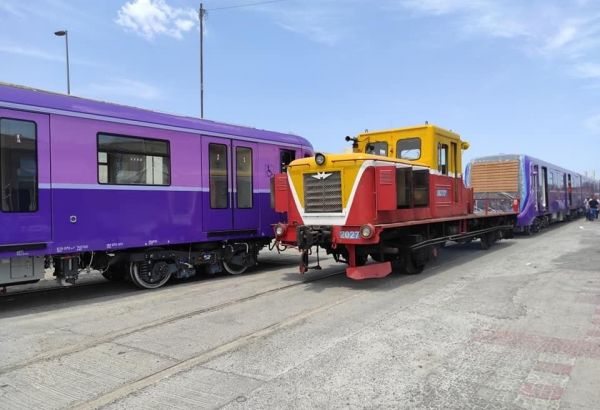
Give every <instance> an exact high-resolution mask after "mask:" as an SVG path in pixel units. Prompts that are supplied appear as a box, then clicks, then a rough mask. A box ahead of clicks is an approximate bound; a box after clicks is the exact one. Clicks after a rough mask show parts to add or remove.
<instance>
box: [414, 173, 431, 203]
mask: <svg viewBox="0 0 600 410" xmlns="http://www.w3.org/2000/svg"><path fill="white" fill-rule="evenodd" d="M413 187H414V189H413V192H414V195H413V197H414V205H415V206H427V205H429V170H426V169H424V170H418V171H414V172H413Z"/></svg>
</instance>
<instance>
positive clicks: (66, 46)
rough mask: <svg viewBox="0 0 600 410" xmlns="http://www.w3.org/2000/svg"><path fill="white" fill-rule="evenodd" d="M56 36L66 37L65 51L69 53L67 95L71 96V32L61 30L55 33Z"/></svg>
mask: <svg viewBox="0 0 600 410" xmlns="http://www.w3.org/2000/svg"><path fill="white" fill-rule="evenodd" d="M54 35H55V36H58V37H63V36H64V37H65V50H66V52H67V94H69V95H70V94H71V78H70V76H69V32H68V31H67V30H60V31H55V32H54Z"/></svg>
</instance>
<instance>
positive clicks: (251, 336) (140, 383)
mask: <svg viewBox="0 0 600 410" xmlns="http://www.w3.org/2000/svg"><path fill="white" fill-rule="evenodd" d="M341 273H342V272H338V273H334V274H330V275H327V276H324V277H322V278H319V279H317V280H323V279H326V278H329V277H331V276H337V275H339V274H341ZM311 282H312V281H311ZM303 283H306V282H303ZM294 286H296V285H290V286H287V287H286V288H290V287H294ZM360 296H362V295H361V294H359V293H354V294H351V295H350V296H347V297H344V298H341V299H337V300H335V301H334V302H332V303H328V304H326V305H322V306H319V307H317V308H314V309H311V310H308V311H305V312H302V313H299V314H297V315H293V316H290V317H287V318H285V319H284V320H281V321H278V322H276V323H273V324H271V325H269V326H266V327H264V328H262V329H259V330H257V331H254V332H250V333H248V334H245V335H243V336H240V337H238V338H235V339H233V340H231V341H230V342H227V343H225V344H222V345H220V346H217V347H215V348H213V349H210V350H207V351H205V352H202V353H200V354H197V355H194V356H192V357H190V358H188V359H185V360H180V361H178V362H177V363H175V364H174V365H171V366H169V367H167V368H164V369H162V370H159V371H157V372H154V373H152V374H149V375H147V376H145V377H142V378H140V379H138V380H135V381H132V382H130V383H126V384H124V385H122V386H120V387H118V388H116V389H113V390H111V391H109V392H106V393H103V394H101V395H99V396H97V397H95V398H92V399H90V400H86V401H84V402H79V403H75V404H74V406H72V407H71V408H72V409H76V410H83V409H98V408H101V407H104V406H106V405H109V404H111V403H114V402H116V401H118V400H120V399H123V398H125V397H127V396H129V395H130V394H133V393H135V392H138V391H140V390H142V389H145V388H147V387H150V386H152V385H154V384H156V383H158V382H160V381H161V380H164V379H166V378H168V377H171V376H174V375H176V374H178V373H181V372H184V371H186V370H191V369H192V368H194V367H196V366H198V365H201V364H203V363H206V362H208V361H210V360H212V359H214V358H216V357H218V356H220V355H223V354H225V353H228V352H230V351H234V350H237V349H239V348H241V347H244V346H245V345H248V344H250V343H252V342H253V341H255V340H257V339H261V338H264V337H267V336H269V335H271V334H273V333H275V332H277V331H279V330H281V329H284V328H286V327H289V326H293V325H294V324H296V323H299V322H301V321H304V320H306V319H308V318H310V317H312V316H314V315H316V314H318V313H321V312H324V311H327V310H329V309H331V308H333V307H335V306H338V305H341V304H343V303H345V302H347V301H349V300H351V299H355V298H357V297H360Z"/></svg>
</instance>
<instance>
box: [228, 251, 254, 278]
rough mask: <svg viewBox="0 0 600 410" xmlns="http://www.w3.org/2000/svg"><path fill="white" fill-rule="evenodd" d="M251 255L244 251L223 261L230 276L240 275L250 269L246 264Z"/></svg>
mask: <svg viewBox="0 0 600 410" xmlns="http://www.w3.org/2000/svg"><path fill="white" fill-rule="evenodd" d="M248 257H249V255H248V254H247V253H246V252H244V251H238V252H236V253H234V254H233V255H231V257H230V258H228V259H224V260H223V268H225V270H226V271H227V273H229V274H230V275H240V274H242V273H244V272H246V270H247V269H248V265H247V263H246V260H247V258H248Z"/></svg>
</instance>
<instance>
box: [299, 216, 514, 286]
mask: <svg viewBox="0 0 600 410" xmlns="http://www.w3.org/2000/svg"><path fill="white" fill-rule="evenodd" d="M514 222H515V214H502V215H495V216H485V217H468V218H464V219H463V218H461V219H459V218H449V219H446V220H437V221H422V223H420V224H402V223H400V224H383V225H375V226H373V227H372V229H373V231H372V233H371V235H373V236H377V238H378V240H377V241H376V243H364V242H368V239H369V238H363V239H366V241H363V240H362V239H356V240H348V239H340V232H352V231H354V230H356V231H357V232H359V235H360V236H364V235H362V231H361V228H362V227H361V228H352V227H332V226H304V225H302V226H298V227H297V228H296V237H297V246H298V249H299V250H300V251H301V261H300V272H301V273H304V272H306V271H308V270H309V269H312V268H318V264H317V266H309V264H308V257H309V255H310V254H312V252H313V251H312V249H313V248H316V252H318V250H319V248H320V249H323V250H325V252H326V253H327V254H328V255H332V256H333V257H334V259H335V260H336V261H338V262H343V263H346V264H347V265H348V268H347V270H346V274H347V276H348V277H350V278H352V279H357V280H360V279H368V278H381V277H385V276H387V275H389V274H390V273H392V272H400V273H406V274H418V273H421V272H422V271H423V269H424V268H425V266H426V264H427V262H428V261H429V260H430V259H431V258H434V257H436V256H437V252H438V249H439V248H440V247H444V246H445V245H446V243H448V242H457V243H469V242H471V241H473V240H475V239H479V240H480V244H481V245H480V246H481V248H482V249H484V250H485V249H489V248H490V247H491V246H492V245H493V244H494V243H495V242H496V241H498V240H500V239H504V238H510V237H512V236H513V228H514ZM370 229H371V228H370ZM342 236H345V237H347V235H342ZM369 257H370V258H371V259H372V260H373V262H371V263H368V261H369Z"/></svg>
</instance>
